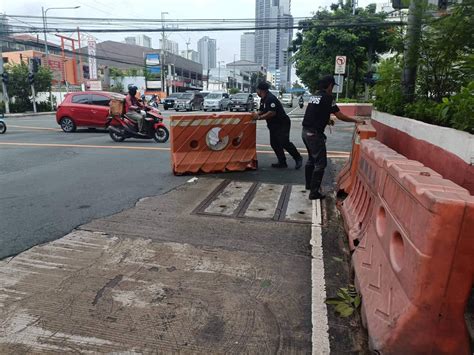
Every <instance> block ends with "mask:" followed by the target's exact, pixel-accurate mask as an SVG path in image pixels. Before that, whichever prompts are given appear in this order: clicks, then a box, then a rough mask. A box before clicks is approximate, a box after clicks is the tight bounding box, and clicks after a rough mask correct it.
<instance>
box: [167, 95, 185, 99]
mask: <svg viewBox="0 0 474 355" xmlns="http://www.w3.org/2000/svg"><path fill="white" fill-rule="evenodd" d="M181 95H182V94H171V95H169V96H168V98H169V99H177V98H178V97H181Z"/></svg>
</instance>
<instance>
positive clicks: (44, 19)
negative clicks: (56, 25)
mask: <svg viewBox="0 0 474 355" xmlns="http://www.w3.org/2000/svg"><path fill="white" fill-rule="evenodd" d="M80 7H81V6H79V5H78V6H71V7H48V8H47V9H46V10H45V9H44V8H43V7H41V12H42V14H43V30H44V52H45V54H46V65H47V66H48V68H49V53H48V38H47V37H46V31H47V29H48V21H47V20H46V14H47V13H48V11H49V10H75V9H78V8H80ZM49 100H50V101H51V109H52V110H53V109H54V106H53V93H52V90H49Z"/></svg>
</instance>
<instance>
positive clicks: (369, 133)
mask: <svg viewBox="0 0 474 355" xmlns="http://www.w3.org/2000/svg"><path fill="white" fill-rule="evenodd" d="M376 135H377V132H376V131H375V128H374V127H373V126H372V125H371V124H370V123H367V124H364V125H357V126H356V129H355V131H354V135H353V136H352V150H351V156H350V158H349V161H348V162H347V163H346V165H344V167H343V168H342V169H341V171H340V172H339V174H338V176H337V186H338V191H343V192H345V193H346V194H348V193H350V192H351V191H352V188H353V186H354V182H355V177H356V175H357V174H356V173H357V167H358V165H359V156H360V142H361V140H364V139H370V138H374V137H375V136H376Z"/></svg>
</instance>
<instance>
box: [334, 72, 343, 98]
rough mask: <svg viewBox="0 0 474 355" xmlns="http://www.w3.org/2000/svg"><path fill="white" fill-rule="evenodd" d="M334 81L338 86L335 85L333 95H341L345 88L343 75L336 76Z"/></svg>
mask: <svg viewBox="0 0 474 355" xmlns="http://www.w3.org/2000/svg"><path fill="white" fill-rule="evenodd" d="M334 79H335V80H336V84H337V85H334V87H333V89H332V92H333V94H341V93H342V88H343V86H344V77H343V76H342V75H336V76H335V77H334Z"/></svg>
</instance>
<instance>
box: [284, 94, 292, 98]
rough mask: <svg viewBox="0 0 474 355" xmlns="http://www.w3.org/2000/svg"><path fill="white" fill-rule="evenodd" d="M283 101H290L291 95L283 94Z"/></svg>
mask: <svg viewBox="0 0 474 355" xmlns="http://www.w3.org/2000/svg"><path fill="white" fill-rule="evenodd" d="M282 97H283V98H284V99H291V94H283V96H282Z"/></svg>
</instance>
